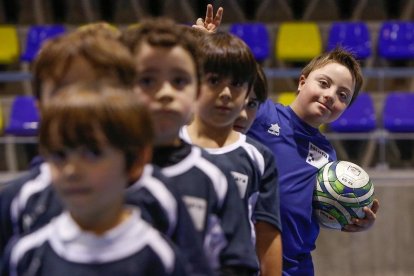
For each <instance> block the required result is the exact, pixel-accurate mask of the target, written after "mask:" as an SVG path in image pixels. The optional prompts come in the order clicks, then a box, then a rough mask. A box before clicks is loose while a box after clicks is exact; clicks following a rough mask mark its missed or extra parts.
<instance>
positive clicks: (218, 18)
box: [214, 7, 223, 27]
mask: <svg viewBox="0 0 414 276" xmlns="http://www.w3.org/2000/svg"><path fill="white" fill-rule="evenodd" d="M222 18H223V8H222V7H220V8H219V9H218V10H217V13H216V17H214V25H216V26H217V27H218V26H220V24H221V19H222Z"/></svg>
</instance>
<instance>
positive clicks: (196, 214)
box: [183, 196, 207, 231]
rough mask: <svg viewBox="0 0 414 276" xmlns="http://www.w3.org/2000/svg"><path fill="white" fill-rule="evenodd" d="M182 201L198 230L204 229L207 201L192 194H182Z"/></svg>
mask: <svg viewBox="0 0 414 276" xmlns="http://www.w3.org/2000/svg"><path fill="white" fill-rule="evenodd" d="M183 201H184V203H185V205H186V206H187V210H188V213H189V214H190V216H191V218H192V220H193V223H194V226H195V228H196V229H197V230H198V231H202V230H203V229H204V219H205V216H206V209H207V202H206V201H205V200H204V199H202V198H199V197H194V196H183Z"/></svg>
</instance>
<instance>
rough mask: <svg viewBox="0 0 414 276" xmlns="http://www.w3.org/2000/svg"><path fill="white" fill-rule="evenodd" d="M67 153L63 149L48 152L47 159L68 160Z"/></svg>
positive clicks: (60, 161)
mask: <svg viewBox="0 0 414 276" xmlns="http://www.w3.org/2000/svg"><path fill="white" fill-rule="evenodd" d="M66 158H67V153H66V152H65V151H63V150H56V151H51V152H50V153H48V154H47V156H46V159H48V160H49V162H52V163H62V162H64V161H65V160H66Z"/></svg>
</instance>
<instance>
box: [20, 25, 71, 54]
mask: <svg viewBox="0 0 414 276" xmlns="http://www.w3.org/2000/svg"><path fill="white" fill-rule="evenodd" d="M65 31H66V29H65V27H63V26H61V25H37V26H32V27H30V28H29V30H28V33H27V37H26V48H25V51H24V53H23V54H22V55H21V57H20V60H21V61H25V62H32V61H33V60H34V59H35V57H36V55H37V52H38V51H39V49H40V47H41V46H42V44H43V43H44V42H45V41H46V40H48V39H51V38H53V37H55V36H58V35H60V34H63V33H65Z"/></svg>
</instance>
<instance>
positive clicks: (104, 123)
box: [39, 83, 154, 170]
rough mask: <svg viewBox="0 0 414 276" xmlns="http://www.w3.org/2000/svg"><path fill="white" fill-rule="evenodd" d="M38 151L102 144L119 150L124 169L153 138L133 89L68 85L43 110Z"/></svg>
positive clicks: (146, 113) (142, 108) (149, 124)
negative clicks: (124, 165)
mask: <svg viewBox="0 0 414 276" xmlns="http://www.w3.org/2000/svg"><path fill="white" fill-rule="evenodd" d="M41 115H42V120H41V124H40V132H39V146H40V152H41V153H43V154H45V155H47V154H48V153H51V152H55V151H58V150H62V149H66V148H69V149H73V148H77V147H86V148H88V149H99V147H100V146H102V143H103V142H105V143H108V144H109V145H111V146H113V147H115V148H117V149H119V150H121V151H122V152H123V153H124V155H125V161H126V169H127V170H128V169H130V168H131V166H132V165H133V163H134V161H135V160H137V158H139V154H140V151H141V150H142V149H143V148H144V147H145V146H150V145H152V143H153V139H154V130H153V124H152V119H151V116H150V113H149V111H148V109H147V108H146V107H145V106H143V105H142V104H141V102H140V101H139V99H138V98H137V97H136V95H135V94H134V93H133V92H132V90H126V89H125V88H119V87H118V88H115V87H110V86H108V85H102V84H99V83H98V84H96V83H95V84H77V85H69V86H66V87H64V88H63V89H62V90H60V91H59V92H58V93H57V94H56V96H55V97H53V98H52V99H51V100H50V101H48V102H47V103H45V105H44V106H43V107H42V114H41Z"/></svg>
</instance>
